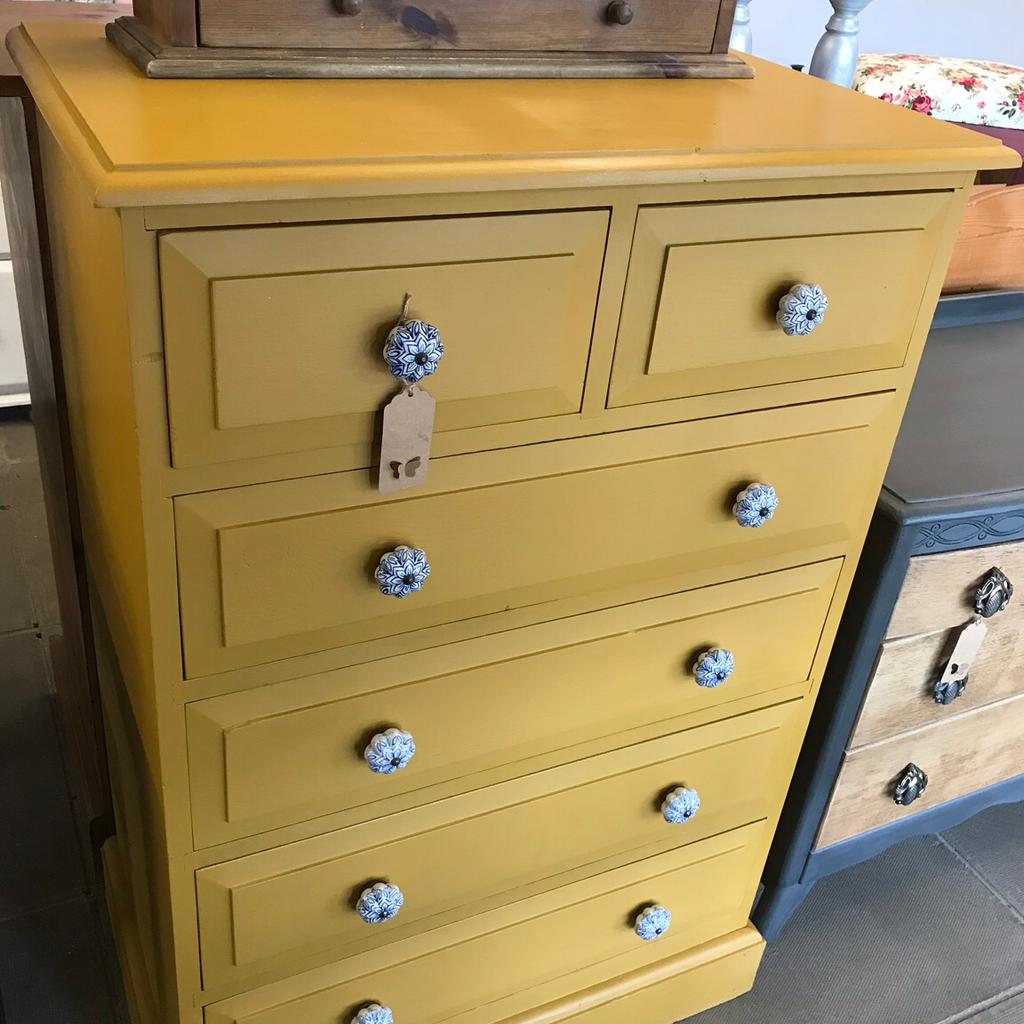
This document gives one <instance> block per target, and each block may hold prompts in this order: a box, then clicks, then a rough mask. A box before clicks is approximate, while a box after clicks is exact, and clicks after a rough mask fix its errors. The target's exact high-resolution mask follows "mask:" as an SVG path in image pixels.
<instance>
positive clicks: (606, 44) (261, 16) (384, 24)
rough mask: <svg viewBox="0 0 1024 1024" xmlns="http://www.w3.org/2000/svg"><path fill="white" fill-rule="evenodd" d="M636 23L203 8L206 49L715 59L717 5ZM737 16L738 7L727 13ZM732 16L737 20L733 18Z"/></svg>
mask: <svg viewBox="0 0 1024 1024" xmlns="http://www.w3.org/2000/svg"><path fill="white" fill-rule="evenodd" d="M630 6H631V7H632V8H633V20H632V21H631V22H630V23H629V24H628V25H619V24H617V23H616V22H614V21H611V20H609V18H608V15H607V13H606V12H607V9H608V0H530V3H529V4H528V5H526V6H523V5H519V4H511V5H504V4H489V3H480V2H479V0H445V3H444V4H443V5H442V6H441V7H440V9H439V10H438V9H436V8H430V11H431V12H432V13H430V14H428V13H427V12H426V11H424V10H421V9H419V8H417V7H412V6H409V5H406V4H396V3H394V2H393V0H363V4H362V10H361V11H360V13H359V14H358V15H355V16H345V15H342V14H340V13H339V12H338V11H336V10H335V9H334V7H332V5H331V4H329V3H324V2H323V0H290V2H289V3H288V4H286V5H282V4H281V3H279V2H277V0H246V2H245V3H244V4H242V3H239V2H238V0H199V21H200V32H201V39H202V44H203V45H204V46H257V47H258V46H266V45H267V41H268V39H272V40H273V42H274V45H275V46H283V47H298V48H306V47H313V48H322V47H328V46H330V47H334V46H338V47H355V48H358V49H361V50H377V49H395V50H407V49H438V50H529V51H534V50H583V51H587V50H596V51H608V50H612V51H615V50H621V51H640V52H643V51H650V52H655V53H664V52H669V51H673V52H687V53H710V52H711V47H712V43H713V41H714V36H715V28H716V26H717V24H718V9H719V0H630ZM725 6H726V7H728V8H729V9H730V12H731V8H732V6H733V4H731V3H727V4H726V5H725ZM729 17H731V13H730V15H729Z"/></svg>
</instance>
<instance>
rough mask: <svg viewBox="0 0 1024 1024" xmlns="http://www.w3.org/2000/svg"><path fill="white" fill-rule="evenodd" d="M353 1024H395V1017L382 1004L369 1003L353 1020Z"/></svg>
mask: <svg viewBox="0 0 1024 1024" xmlns="http://www.w3.org/2000/svg"><path fill="white" fill-rule="evenodd" d="M352 1024H395V1015H394V1014H393V1013H392V1012H391V1011H390V1010H389V1009H388V1008H387V1007H386V1006H381V1005H380V1003H367V1004H366V1006H364V1007H363V1008H362V1009H361V1010H360V1011H359V1012H358V1013H357V1014H356V1015H355V1016H354V1017H353V1018H352Z"/></svg>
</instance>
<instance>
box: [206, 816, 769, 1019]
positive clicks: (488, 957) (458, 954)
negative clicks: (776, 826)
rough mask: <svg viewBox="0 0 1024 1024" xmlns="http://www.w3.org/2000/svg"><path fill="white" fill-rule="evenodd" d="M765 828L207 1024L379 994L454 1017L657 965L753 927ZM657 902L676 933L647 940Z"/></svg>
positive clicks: (234, 1005) (258, 994)
mask: <svg viewBox="0 0 1024 1024" xmlns="http://www.w3.org/2000/svg"><path fill="white" fill-rule="evenodd" d="M766 831H767V829H766V828H765V826H764V825H763V824H755V825H749V826H746V827H744V828H742V829H737V830H735V831H732V832H726V833H724V834H722V835H719V836H715V837H714V838H711V839H705V840H703V841H702V842H699V843H692V844H690V845H688V846H684V847H682V849H679V850H674V851H671V852H669V853H663V854H660V855H658V856H655V857H651V858H649V859H647V860H644V861H641V862H639V863H635V864H629V865H626V866H623V867H620V868H616V869H614V870H612V871H606V872H604V873H602V874H600V875H597V876H596V877H594V878H590V879H587V880H585V881H581V882H576V883H572V884H570V885H565V886H562V887H561V888H559V889H557V890H556V891H555V892H554V893H550V894H544V895H542V896H535V897H530V898H527V899H524V900H521V901H519V902H518V903H516V904H515V905H514V910H515V914H516V917H517V920H516V922H515V923H514V924H510V925H508V926H507V927H505V928H502V929H500V930H497V931H486V930H483V929H486V927H487V923H488V915H487V914H486V913H484V914H479V915H477V916H476V917H475V918H473V919H472V923H473V924H474V925H475V927H476V928H478V929H480V930H479V931H478V932H476V934H474V935H472V936H471V938H470V939H469V941H464V942H459V943H455V944H453V945H450V946H445V947H444V948H440V949H438V950H436V951H435V952H434V953H433V954H432V955H430V956H424V957H418V958H413V959H405V958H404V957H403V953H402V948H401V944H400V943H395V944H393V945H391V946H388V947H387V954H389V959H388V961H387V966H384V967H382V968H381V969H379V970H377V971H375V972H374V973H373V974H372V975H369V976H366V975H365V967H364V966H363V962H362V961H363V960H364V959H368V957H352V958H349V959H346V960H342V961H340V962H339V963H337V964H333V965H331V966H330V967H329V968H320V969H317V970H315V971H310V972H308V973H307V974H306V975H305V976H302V975H299V976H296V977H295V978H294V979H289V981H287V982H284V983H281V985H280V986H273V985H271V986H267V987H265V988H264V989H259V990H255V991H254V992H252V993H250V994H247V995H244V996H239V997H238V998H237V999H231V1000H227V1001H225V1002H224V1003H221V1004H214V1005H213V1006H211V1007H208V1008H207V1011H206V1020H207V1024H236V1022H237V1024H241V1022H243V1021H245V1022H251V1024H279V1022H280V1024H285V1022H288V1024H294V1022H295V1021H297V1020H298V1021H301V1022H302V1024H336V1022H337V1021H338V1020H339V1019H341V1020H345V1019H348V1016H349V1015H350V1014H352V1013H354V1011H355V1010H357V1009H358V1007H359V1006H360V1005H361V1004H364V1003H366V1002H369V1001H371V1000H376V1001H382V1002H384V1003H386V1004H387V1005H388V1006H390V1007H391V1009H392V1010H393V1011H394V1013H395V1017H396V1020H397V1019H399V1018H403V1019H412V1020H415V1019H425V1020H444V1019H446V1018H448V1017H453V1016H456V1015H457V1014H459V1013H461V1012H464V1011H466V1010H469V1009H472V1008H473V1007H475V1006H479V1005H480V1004H481V1003H486V1002H487V1001H489V1000H494V999H498V998H501V997H502V996H506V995H508V994H510V993H512V992H513V991H515V989H516V988H517V987H520V986H523V985H529V984H540V983H543V982H545V981H549V980H552V979H554V978H556V977H558V976H559V975H564V974H568V973H570V972H571V971H573V970H576V969H580V968H584V967H587V966H590V965H592V964H594V963H604V964H605V967H606V970H607V972H608V973H609V975H610V976H614V975H615V974H619V973H625V972H627V971H630V970H635V969H637V968H641V967H644V966H647V965H649V964H652V963H654V962H655V961H657V960H658V959H659V958H660V957H663V956H668V955H671V954H673V953H678V952H682V951H683V950H684V949H687V948H689V947H692V946H695V945H697V944H699V943H701V942H706V941H708V940H709V939H711V938H712V937H718V936H720V935H723V934H727V933H728V932H730V931H732V930H734V929H735V928H737V927H740V926H741V925H742V923H743V921H744V918H745V916H746V914H747V911H748V909H749V902H750V900H751V898H752V897H753V889H752V887H751V885H750V879H751V871H750V868H751V866H752V864H753V863H754V862H755V861H756V859H757V857H758V855H759V853H760V852H761V847H762V844H763V842H764V837H765V834H766ZM651 903H659V904H662V905H664V906H667V907H670V908H671V907H673V906H675V907H676V908H678V910H677V912H676V914H675V915H673V926H672V928H671V929H670V931H669V932H668V933H667V934H666V935H665V936H663V937H662V938H661V939H659V940H657V941H656V942H644V941H643V940H642V939H640V938H639V937H638V936H637V935H636V933H635V932H634V930H633V918H634V917H635V915H636V913H637V912H638V911H639V909H640V908H642V907H643V906H644V905H649V904H651ZM380 952H383V951H379V953H380ZM377 960H378V961H380V960H381V957H380V955H379V954H378V957H377ZM496 965H500V969H499V970H495V966H496ZM439 978H443V979H444V983H443V984H438V983H437V980H438V979H439ZM303 989H305V990H306V991H305V993H304V994H300V993H302V991H303ZM279 993H280V994H279ZM282 996H283V997H284V998H282Z"/></svg>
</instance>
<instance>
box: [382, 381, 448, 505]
mask: <svg viewBox="0 0 1024 1024" xmlns="http://www.w3.org/2000/svg"><path fill="white" fill-rule="evenodd" d="M436 405H437V402H435V401H434V399H433V398H431V397H430V395H428V394H427V393H426V392H425V391H420V389H419V388H417V387H403V388H402V390H401V391H400V392H399V393H398V394H397V395H395V397H394V398H392V399H391V401H390V402H388V404H387V405H386V406H385V407H384V430H383V432H382V435H381V442H380V475H379V477H378V484H377V486H378V489H379V490H380V492H381V493H382V494H390V493H391V492H393V491H404V490H406V489H407V488H409V487H417V486H418V485H419V484H422V483H423V481H424V480H426V479H427V466H428V465H429V463H430V439H431V437H432V436H433V434H434V409H435V407H436Z"/></svg>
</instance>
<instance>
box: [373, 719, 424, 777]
mask: <svg viewBox="0 0 1024 1024" xmlns="http://www.w3.org/2000/svg"><path fill="white" fill-rule="evenodd" d="M415 755H416V744H415V743H414V742H413V738H412V733H408V732H402V730H401V729H386V730H385V731H384V732H379V733H377V735H376V736H374V737H373V739H372V740H370V742H369V744H368V745H367V747H366V750H364V751H363V757H364V758H365V759H366V763H367V764H368V765H369V767H370V771H371V772H376V773H377V774H378V775H394V774H395V772H398V771H401V770H402V769H403V768H404V767H405V766H406V765H407V764H408V763H409V762H410V761H411V760H412V759H413V757H415Z"/></svg>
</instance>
